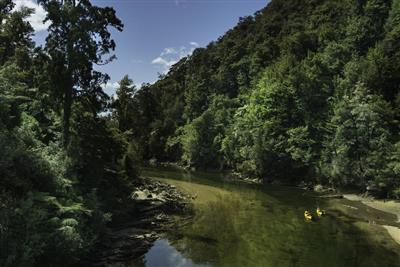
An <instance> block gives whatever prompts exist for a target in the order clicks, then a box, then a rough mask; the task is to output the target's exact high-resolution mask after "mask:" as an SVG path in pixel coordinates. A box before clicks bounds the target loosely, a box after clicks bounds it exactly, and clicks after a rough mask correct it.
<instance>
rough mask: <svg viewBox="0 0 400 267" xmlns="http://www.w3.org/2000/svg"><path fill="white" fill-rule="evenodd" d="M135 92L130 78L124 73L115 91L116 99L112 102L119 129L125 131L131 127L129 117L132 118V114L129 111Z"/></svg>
mask: <svg viewBox="0 0 400 267" xmlns="http://www.w3.org/2000/svg"><path fill="white" fill-rule="evenodd" d="M135 92H136V87H135V85H134V84H133V81H132V79H130V78H129V76H128V75H125V76H124V77H123V78H122V80H121V81H120V82H119V87H118V89H117V92H116V94H117V99H116V100H115V101H114V103H113V107H114V108H115V112H116V114H115V115H116V117H117V120H118V128H119V130H120V131H127V130H129V129H130V128H132V125H131V124H130V121H131V119H130V118H133V114H132V113H131V112H130V111H132V107H133V105H132V104H133V103H132V101H133V95H134V94H135Z"/></svg>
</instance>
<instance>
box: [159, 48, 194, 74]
mask: <svg viewBox="0 0 400 267" xmlns="http://www.w3.org/2000/svg"><path fill="white" fill-rule="evenodd" d="M189 45H190V46H189V47H186V46H184V45H183V46H180V47H166V48H164V49H163V51H161V53H160V55H159V56H158V57H156V58H155V59H153V60H152V61H151V64H153V65H157V66H158V67H159V68H161V71H162V73H163V74H166V73H167V72H168V71H169V69H170V68H171V66H172V65H174V64H175V63H177V62H178V61H179V60H180V59H182V58H184V57H186V56H190V55H191V54H192V53H193V51H194V50H195V49H196V48H197V47H198V46H199V44H198V43H196V42H190V43H189Z"/></svg>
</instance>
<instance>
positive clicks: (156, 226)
mask: <svg viewBox="0 0 400 267" xmlns="http://www.w3.org/2000/svg"><path fill="white" fill-rule="evenodd" d="M136 183H137V184H136V185H135V188H136V189H135V190H134V192H132V203H133V208H132V210H131V219H129V220H124V221H123V222H120V223H118V224H115V225H112V226H110V227H109V228H108V229H107V230H106V231H105V233H104V234H103V236H102V237H101V238H100V239H99V240H98V242H97V245H96V249H95V251H96V252H95V253H94V255H93V256H92V259H90V260H88V261H89V262H90V265H92V266H101V267H103V266H104V267H106V266H107V267H122V266H142V265H143V256H144V255H145V253H146V252H147V251H148V250H149V248H150V247H152V246H153V244H154V242H155V241H156V240H158V239H160V238H161V236H162V235H163V234H164V233H165V232H168V231H171V230H172V229H174V226H175V224H176V223H177V221H178V219H177V218H178V216H179V221H182V220H184V218H185V216H186V215H190V214H191V209H192V207H191V205H192V204H191V201H190V198H191V196H189V195H188V194H185V193H183V192H182V191H180V190H178V189H177V188H176V187H175V186H174V185H171V184H167V183H163V182H161V181H157V180H154V179H149V178H145V177H142V178H141V179H140V180H138V181H137V182H136ZM186 217H187V216H186ZM132 264H133V265H132Z"/></svg>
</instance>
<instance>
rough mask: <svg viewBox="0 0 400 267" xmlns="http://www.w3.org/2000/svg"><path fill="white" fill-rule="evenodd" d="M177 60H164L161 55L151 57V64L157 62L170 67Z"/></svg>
mask: <svg viewBox="0 0 400 267" xmlns="http://www.w3.org/2000/svg"><path fill="white" fill-rule="evenodd" d="M176 62H177V61H176V60H169V61H168V60H165V59H164V58H162V57H157V58H155V59H153V61H152V62H151V64H158V65H161V66H166V67H171V66H172V65H174V64H175V63H176Z"/></svg>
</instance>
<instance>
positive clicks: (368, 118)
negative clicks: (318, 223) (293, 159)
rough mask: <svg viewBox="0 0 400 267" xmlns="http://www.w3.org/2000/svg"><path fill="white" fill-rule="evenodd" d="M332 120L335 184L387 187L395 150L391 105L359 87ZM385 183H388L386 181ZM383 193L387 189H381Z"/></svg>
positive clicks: (331, 173) (331, 171)
mask: <svg viewBox="0 0 400 267" xmlns="http://www.w3.org/2000/svg"><path fill="white" fill-rule="evenodd" d="M334 111H335V114H334V115H333V117H332V119H331V126H332V127H333V136H332V138H331V139H330V144H329V146H328V147H329V150H330V157H329V162H328V164H327V165H326V166H327V169H329V175H328V176H329V177H332V179H333V180H334V182H335V183H344V184H355V185H358V186H367V185H369V184H370V183H376V184H379V186H380V187H387V186H388V184H386V182H389V181H390V180H389V178H390V177H386V175H388V173H387V169H386V168H387V163H388V161H389V156H390V153H391V150H392V145H391V144H392V142H393V136H392V134H391V133H390V130H389V129H390V124H391V123H393V121H392V120H393V113H392V110H391V107H390V104H389V103H387V102H385V101H384V100H383V99H382V98H381V97H379V96H376V95H372V94H370V93H368V90H367V89H366V88H365V86H364V85H363V84H357V85H356V88H355V89H354V92H353V93H352V95H351V96H345V97H344V98H343V99H342V100H341V101H339V102H338V103H337V104H336V105H335V107H334ZM385 181H386V182H385ZM382 190H384V188H382Z"/></svg>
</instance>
